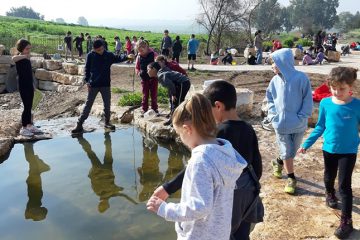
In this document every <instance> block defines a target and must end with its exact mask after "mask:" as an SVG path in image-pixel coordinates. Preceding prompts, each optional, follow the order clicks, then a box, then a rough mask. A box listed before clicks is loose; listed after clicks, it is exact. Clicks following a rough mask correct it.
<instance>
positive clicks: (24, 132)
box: [20, 128, 34, 137]
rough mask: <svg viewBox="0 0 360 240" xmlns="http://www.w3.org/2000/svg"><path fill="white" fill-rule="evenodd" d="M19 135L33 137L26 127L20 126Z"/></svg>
mask: <svg viewBox="0 0 360 240" xmlns="http://www.w3.org/2000/svg"><path fill="white" fill-rule="evenodd" d="M20 135H21V136H24V137H33V136H34V134H33V133H32V132H31V131H30V130H29V129H27V128H22V129H21V130H20Z"/></svg>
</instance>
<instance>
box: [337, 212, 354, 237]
mask: <svg viewBox="0 0 360 240" xmlns="http://www.w3.org/2000/svg"><path fill="white" fill-rule="evenodd" d="M353 230H354V228H353V225H352V220H351V218H346V217H341V220H340V226H339V227H338V228H337V229H336V230H335V233H334V235H335V236H336V237H337V238H338V239H345V238H348V237H349V235H350V233H351V232H352V231H353Z"/></svg>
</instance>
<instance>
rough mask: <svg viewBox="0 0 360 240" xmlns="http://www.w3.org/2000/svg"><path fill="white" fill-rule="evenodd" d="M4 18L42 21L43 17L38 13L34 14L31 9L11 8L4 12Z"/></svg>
mask: <svg viewBox="0 0 360 240" xmlns="http://www.w3.org/2000/svg"><path fill="white" fill-rule="evenodd" d="M6 16H9V17H21V18H31V19H39V20H44V15H41V14H40V13H38V12H35V11H34V10H33V9H32V8H31V7H30V8H28V7H26V6H22V7H17V8H16V7H12V8H10V10H9V11H8V12H6Z"/></svg>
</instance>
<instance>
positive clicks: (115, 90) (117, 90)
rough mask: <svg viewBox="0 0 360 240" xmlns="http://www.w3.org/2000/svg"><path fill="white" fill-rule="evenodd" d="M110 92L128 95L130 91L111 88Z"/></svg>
mask: <svg viewBox="0 0 360 240" xmlns="http://www.w3.org/2000/svg"><path fill="white" fill-rule="evenodd" d="M111 92H112V93H128V92H130V91H128V90H126V89H121V88H111Z"/></svg>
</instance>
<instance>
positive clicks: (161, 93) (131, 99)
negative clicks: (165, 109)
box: [112, 87, 169, 107]
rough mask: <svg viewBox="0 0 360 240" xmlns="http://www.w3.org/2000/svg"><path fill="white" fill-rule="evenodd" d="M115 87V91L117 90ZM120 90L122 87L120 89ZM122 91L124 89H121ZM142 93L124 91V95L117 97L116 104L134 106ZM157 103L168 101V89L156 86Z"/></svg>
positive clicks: (139, 101) (138, 103)
mask: <svg viewBox="0 0 360 240" xmlns="http://www.w3.org/2000/svg"><path fill="white" fill-rule="evenodd" d="M114 89H116V88H113V89H112V92H114ZM117 90H118V89H116V90H115V91H117ZM120 90H122V89H120ZM122 91H124V90H122ZM141 99H142V94H141V93H140V92H134V93H132V92H126V93H125V94H124V95H122V96H121V97H120V99H119V102H118V105H119V106H122V107H124V106H136V105H140V104H141ZM158 103H159V104H167V103H169V97H168V91H167V89H166V88H163V87H159V88H158Z"/></svg>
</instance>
